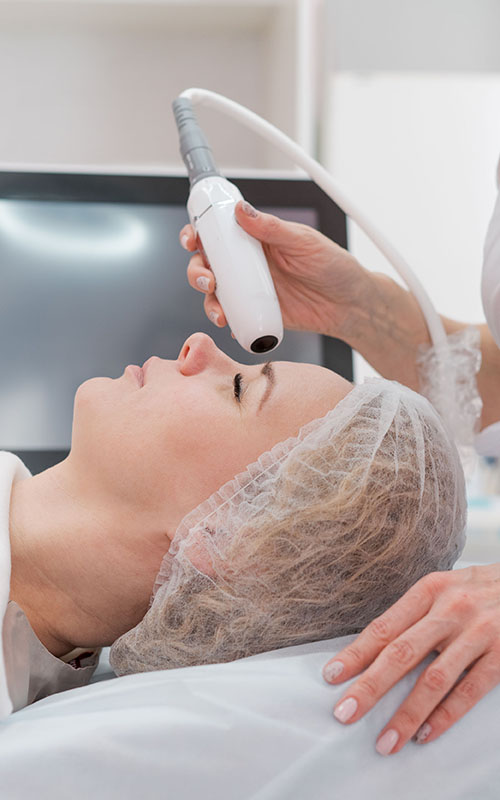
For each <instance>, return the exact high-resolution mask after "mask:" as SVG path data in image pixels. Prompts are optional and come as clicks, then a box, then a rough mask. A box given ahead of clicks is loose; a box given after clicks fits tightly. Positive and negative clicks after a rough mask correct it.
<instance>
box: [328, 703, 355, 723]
mask: <svg viewBox="0 0 500 800" xmlns="http://www.w3.org/2000/svg"><path fill="white" fill-rule="evenodd" d="M357 708H358V701H357V700H355V699H354V697H348V698H347V700H342V702H341V703H340V705H338V706H337V708H335V709H334V711H333V716H334V717H335V719H338V721H339V722H347V720H348V719H351V717H352V716H353V715H354V714H355V713H356V710H357Z"/></svg>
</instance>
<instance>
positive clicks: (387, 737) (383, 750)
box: [375, 728, 399, 756]
mask: <svg viewBox="0 0 500 800" xmlns="http://www.w3.org/2000/svg"><path fill="white" fill-rule="evenodd" d="M398 739H399V733H398V732H397V731H395V730H394V729H393V728H391V729H390V730H388V731H386V732H385V733H384V735H383V736H381V737H380V739H379V740H378V742H377V745H376V747H375V749H376V751H377V753H380V755H381V756H388V755H389V753H391V752H392V750H393V748H394V747H395V746H396V744H397V741H398Z"/></svg>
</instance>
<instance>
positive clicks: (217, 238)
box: [173, 98, 283, 353]
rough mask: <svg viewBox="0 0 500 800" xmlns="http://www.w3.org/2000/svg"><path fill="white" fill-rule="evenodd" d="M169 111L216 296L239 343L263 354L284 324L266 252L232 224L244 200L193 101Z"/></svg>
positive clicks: (191, 215)
mask: <svg viewBox="0 0 500 800" xmlns="http://www.w3.org/2000/svg"><path fill="white" fill-rule="evenodd" d="M173 109H174V114H175V119H176V122H177V127H178V130H179V138H180V144H181V155H182V158H183V160H184V163H185V164H186V167H187V169H188V174H189V180H190V184H191V191H190V194H189V199H188V203H187V209H188V214H189V219H190V222H191V225H192V226H193V228H194V230H195V232H196V236H197V239H198V244H199V248H200V250H203V252H204V254H205V257H206V259H207V261H208V263H209V264H210V267H211V269H212V272H213V273H214V276H215V284H216V285H215V294H216V296H217V299H218V301H219V303H220V304H221V306H222V309H223V311H224V314H225V316H226V319H227V321H228V323H229V327H230V328H231V331H232V332H233V334H234V337H235V339H236V340H237V341H238V342H239V344H240V345H241V346H242V347H243V348H244V349H245V350H247V351H248V352H250V353H267V352H269V351H270V350H274V349H275V348H276V347H277V346H278V345H279V343H280V342H281V340H282V338H283V320H282V318H281V310H280V306H279V302H278V298H277V296H276V291H275V289H274V284H273V280H272V278H271V273H270V272H269V267H268V265H267V260H266V257H265V255H264V250H263V249H262V245H261V243H260V242H259V241H258V240H257V239H255V238H254V237H253V236H250V235H249V234H248V233H246V232H245V231H244V230H243V228H241V227H240V226H239V225H238V223H237V222H236V219H235V216H234V207H235V205H236V203H237V202H238V201H239V200H243V196H242V194H241V192H240V191H239V189H238V188H237V187H236V186H235V185H234V184H233V183H231V182H230V181H228V180H226V178H223V177H222V176H221V175H220V174H219V172H218V170H217V168H216V166H215V163H214V159H213V156H212V152H211V150H210V148H209V146H208V143H207V141H206V139H205V136H204V134H203V133H202V131H201V130H200V128H199V125H198V123H197V121H196V118H195V115H194V113H193V109H192V106H191V102H190V101H189V100H186V99H184V98H179V99H177V100H175V101H174V103H173Z"/></svg>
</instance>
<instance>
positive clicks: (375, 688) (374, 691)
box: [356, 676, 380, 700]
mask: <svg viewBox="0 0 500 800" xmlns="http://www.w3.org/2000/svg"><path fill="white" fill-rule="evenodd" d="M356 688H357V689H358V691H359V692H361V693H362V694H364V695H366V696H367V697H368V698H369V699H370V700H374V699H376V698H377V697H378V696H379V694H380V687H379V685H378V683H377V681H376V680H374V679H373V678H371V677H369V676H368V677H364V678H362V679H361V680H360V681H359V683H358V685H357V687H356Z"/></svg>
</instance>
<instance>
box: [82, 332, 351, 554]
mask: <svg viewBox="0 0 500 800" xmlns="http://www.w3.org/2000/svg"><path fill="white" fill-rule="evenodd" d="M351 389H352V384H350V383H349V382H348V381H346V380H344V379H343V378H341V377H340V376H339V375H337V374H335V373H334V372H331V371H330V370H328V369H325V368H323V367H319V366H316V365H312V364H296V363H292V362H289V361H274V362H272V364H270V365H266V366H265V367H264V368H263V366H262V364H255V365H251V366H248V365H244V364H239V363H238V362H236V361H233V360H232V359H231V358H229V357H228V356H226V355H225V354H224V353H223V352H222V351H221V350H219V349H218V348H217V347H216V345H215V344H214V342H213V341H212V339H211V338H210V337H209V336H206V335H205V334H203V333H195V334H193V335H192V336H190V337H189V338H188V339H187V340H186V342H185V343H184V345H183V347H182V349H181V352H180V354H179V357H178V359H177V360H176V361H167V360H165V359H162V358H158V357H157V356H153V357H152V358H150V359H148V361H146V363H145V364H144V366H143V368H142V369H140V368H139V367H135V366H128V367H127V368H126V369H125V371H124V373H123V375H122V376H121V377H120V378H116V379H111V378H93V379H91V380H88V381H86V382H85V383H83V384H82V385H81V386H80V387H79V389H78V391H77V393H76V397H75V407H74V418H73V436H72V447H71V453H70V456H69V462H70V463H71V464H72V466H73V468H74V469H76V470H77V472H78V475H79V477H80V479H81V480H83V481H85V482H86V483H87V485H89V486H91V487H92V488H93V490H95V491H97V492H99V494H100V495H104V496H105V497H106V496H107V497H109V495H110V493H111V496H112V498H113V499H114V500H118V501H119V502H120V503H121V504H123V507H124V508H125V509H130V512H131V513H133V512H134V511H140V512H141V513H147V512H151V514H154V515H157V514H158V512H160V514H161V517H162V520H163V521H164V524H165V531H166V532H167V535H168V536H169V538H172V537H173V535H174V533H175V530H176V528H177V525H178V524H179V522H180V521H181V519H182V517H183V516H184V515H185V514H186V513H188V512H189V511H191V510H192V509H193V508H195V507H196V506H197V505H198V504H199V503H200V502H202V501H203V500H205V499H206V498H207V497H209V496H210V495H211V494H212V493H213V492H214V491H216V490H217V489H218V488H219V487H220V486H222V484H224V483H226V481H228V480H230V479H231V478H233V477H234V476H235V475H236V474H237V473H238V472H241V471H242V470H244V469H245V467H246V466H247V465H248V464H250V463H251V462H253V461H255V460H256V459H257V458H258V457H259V455H261V454H262V453H263V452H265V451H266V450H269V449H270V448H271V447H272V446H273V445H275V444H276V443H277V442H280V441H282V440H283V439H287V438H288V437H289V436H294V435H295V434H296V433H297V432H298V430H299V428H300V427H301V426H302V425H304V424H305V423H306V422H309V421H310V420H312V419H315V418H316V417H320V416H323V415H324V414H326V412H327V411H329V410H330V409H331V408H333V407H334V406H335V405H336V404H337V403H338V402H339V401H340V400H341V399H342V398H343V397H344V396H345V395H346V394H347V393H348V392H349V391H350V390H351Z"/></svg>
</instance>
